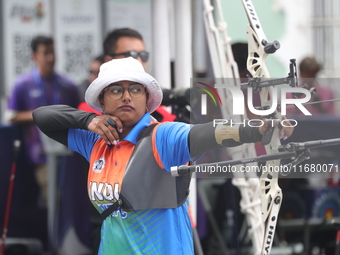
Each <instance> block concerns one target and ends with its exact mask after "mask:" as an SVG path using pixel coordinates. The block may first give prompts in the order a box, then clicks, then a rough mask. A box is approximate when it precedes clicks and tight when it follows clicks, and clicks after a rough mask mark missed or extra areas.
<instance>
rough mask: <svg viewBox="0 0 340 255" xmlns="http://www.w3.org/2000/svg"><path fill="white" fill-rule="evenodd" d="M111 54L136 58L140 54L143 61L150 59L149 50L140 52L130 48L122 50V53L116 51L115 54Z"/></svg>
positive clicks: (112, 55)
mask: <svg viewBox="0 0 340 255" xmlns="http://www.w3.org/2000/svg"><path fill="white" fill-rule="evenodd" d="M109 55H110V56H111V57H117V56H124V57H125V58H127V57H133V58H135V59H137V58H138V56H140V58H141V59H142V61H143V62H147V61H148V59H149V52H147V51H140V52H138V51H134V50H130V51H126V52H122V53H115V54H109Z"/></svg>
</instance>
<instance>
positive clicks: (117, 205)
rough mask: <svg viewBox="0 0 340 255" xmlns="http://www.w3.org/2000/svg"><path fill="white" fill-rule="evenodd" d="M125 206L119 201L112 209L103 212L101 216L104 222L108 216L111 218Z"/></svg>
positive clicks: (111, 206)
mask: <svg viewBox="0 0 340 255" xmlns="http://www.w3.org/2000/svg"><path fill="white" fill-rule="evenodd" d="M122 204H123V202H122V200H120V199H118V201H116V202H114V203H113V204H112V205H110V207H108V208H107V209H106V210H105V211H103V212H102V213H101V214H100V216H101V217H102V220H103V221H104V220H105V219H106V218H107V217H108V216H110V215H111V214H112V213H113V212H114V211H116V210H117V209H118V208H119V207H121V206H122Z"/></svg>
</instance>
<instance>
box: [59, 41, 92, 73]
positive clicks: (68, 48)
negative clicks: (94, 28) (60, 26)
mask: <svg viewBox="0 0 340 255" xmlns="http://www.w3.org/2000/svg"><path fill="white" fill-rule="evenodd" d="M93 49H94V38H93V35H91V34H78V35H71V34H68V35H65V36H64V49H63V51H64V59H65V61H64V67H63V70H64V71H66V72H67V73H68V74H69V75H71V76H79V75H80V74H84V73H86V71H87V68H88V66H89V63H90V61H91V58H92V56H93Z"/></svg>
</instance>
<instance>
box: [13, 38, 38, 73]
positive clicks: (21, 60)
mask: <svg viewBox="0 0 340 255" xmlns="http://www.w3.org/2000/svg"><path fill="white" fill-rule="evenodd" d="M31 40H32V35H22V34H16V35H14V37H13V45H14V74H15V75H21V74H23V73H27V72H29V71H30V70H32V69H33V68H34V63H33V61H32V58H31V48H30V44H31Z"/></svg>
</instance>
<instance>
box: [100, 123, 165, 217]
mask: <svg viewBox="0 0 340 255" xmlns="http://www.w3.org/2000/svg"><path fill="white" fill-rule="evenodd" d="M158 124H159V123H154V124H152V125H149V126H147V127H146V128H144V129H143V130H142V131H141V132H140V133H139V134H138V137H137V143H138V142H139V141H140V140H141V139H143V138H144V137H147V136H149V135H151V133H152V131H153V129H154V128H155V127H156V126H157V125H158ZM122 205H123V201H122V200H121V199H118V201H116V202H114V203H113V204H112V205H110V206H109V207H108V208H106V209H105V211H103V212H102V213H101V214H100V216H101V218H102V220H103V221H104V220H105V219H106V218H107V217H108V216H110V215H111V214H112V213H113V212H114V211H116V210H117V209H119V208H120V207H121V206H122Z"/></svg>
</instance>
